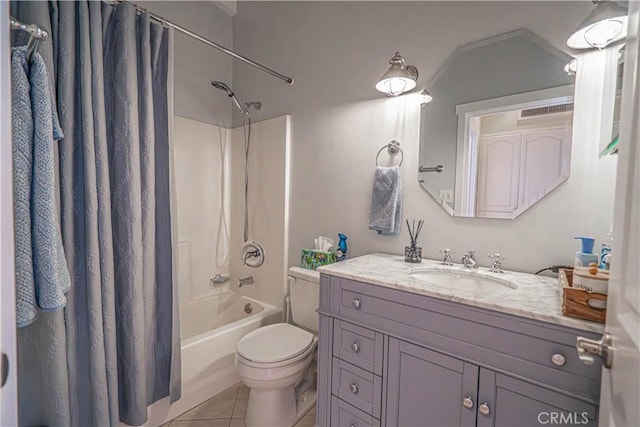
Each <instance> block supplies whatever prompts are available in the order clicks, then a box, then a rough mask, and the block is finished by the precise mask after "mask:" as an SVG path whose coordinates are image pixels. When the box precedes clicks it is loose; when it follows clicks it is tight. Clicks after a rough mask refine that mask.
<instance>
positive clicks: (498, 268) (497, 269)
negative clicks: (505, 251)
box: [489, 253, 506, 273]
mask: <svg viewBox="0 0 640 427" xmlns="http://www.w3.org/2000/svg"><path fill="white" fill-rule="evenodd" d="M489 258H491V259H492V260H493V264H492V265H491V268H490V269H489V271H490V272H492V273H504V271H502V261H504V260H505V259H506V258H504V257H502V256H500V254H498V253H495V254H493V255H489Z"/></svg>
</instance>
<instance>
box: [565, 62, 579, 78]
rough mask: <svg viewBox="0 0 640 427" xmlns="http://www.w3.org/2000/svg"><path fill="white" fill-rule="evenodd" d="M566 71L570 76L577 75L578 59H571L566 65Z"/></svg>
mask: <svg viewBox="0 0 640 427" xmlns="http://www.w3.org/2000/svg"><path fill="white" fill-rule="evenodd" d="M564 72H565V73H567V74H568V75H570V76H575V75H576V74H577V72H578V60H577V59H576V58H573V59H572V60H571V61H569V62H567V65H565V66H564Z"/></svg>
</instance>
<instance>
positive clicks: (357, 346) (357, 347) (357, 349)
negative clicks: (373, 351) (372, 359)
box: [351, 341, 360, 353]
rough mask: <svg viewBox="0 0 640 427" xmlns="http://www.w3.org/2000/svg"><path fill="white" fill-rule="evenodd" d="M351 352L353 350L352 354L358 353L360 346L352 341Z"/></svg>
mask: <svg viewBox="0 0 640 427" xmlns="http://www.w3.org/2000/svg"><path fill="white" fill-rule="evenodd" d="M351 350H353V352H354V353H360V344H358V343H357V342H355V341H354V342H353V344H351Z"/></svg>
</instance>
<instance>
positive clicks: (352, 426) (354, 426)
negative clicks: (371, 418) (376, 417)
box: [349, 424, 358, 427]
mask: <svg viewBox="0 0 640 427" xmlns="http://www.w3.org/2000/svg"><path fill="white" fill-rule="evenodd" d="M349 427H358V426H356V425H355V424H351V425H350V426H349Z"/></svg>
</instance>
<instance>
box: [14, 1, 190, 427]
mask: <svg viewBox="0 0 640 427" xmlns="http://www.w3.org/2000/svg"><path fill="white" fill-rule="evenodd" d="M12 14H13V15H14V16H15V17H16V18H18V19H20V20H21V21H23V22H35V23H38V24H40V25H42V26H44V27H45V28H50V29H51V35H52V37H51V39H52V42H45V43H43V44H42V46H41V51H42V54H43V57H44V58H45V61H46V62H47V65H48V67H47V68H48V69H49V71H50V74H51V79H52V83H53V87H55V89H56V94H55V99H56V104H57V109H58V114H59V117H60V123H61V127H62V129H63V132H64V135H65V136H64V138H63V139H62V140H61V141H60V143H59V164H58V166H59V180H60V214H61V222H62V236H63V243H64V249H65V254H66V259H67V264H68V267H69V271H70V274H71V280H72V288H71V290H70V291H69V292H68V293H67V306H66V308H65V309H64V312H54V313H44V312H43V313H40V316H39V318H38V319H37V320H36V322H35V323H34V324H32V325H30V326H27V327H25V328H20V329H19V331H18V352H19V354H18V363H19V367H18V369H19V370H18V375H19V377H18V381H19V406H20V408H19V409H20V410H19V415H20V424H21V425H49V426H57V425H60V426H67V425H72V426H107V425H116V424H118V423H119V422H120V421H122V422H125V423H127V424H131V425H140V424H143V423H144V422H146V420H147V406H148V405H150V404H151V403H153V402H156V401H158V400H159V399H162V398H164V397H167V396H169V397H170V398H171V401H172V402H173V401H175V400H177V399H178V398H179V396H180V339H179V324H178V322H179V318H178V311H177V310H178V301H177V291H176V288H175V286H174V283H175V271H174V269H173V267H172V266H173V262H172V244H173V242H172V241H171V212H170V211H171V209H170V190H169V182H170V181H169V166H170V154H169V153H170V152H169V113H168V89H169V87H168V71H169V63H168V61H169V60H168V57H169V48H168V46H169V38H170V36H171V33H170V30H168V29H166V28H164V27H162V26H161V25H157V24H155V23H152V22H151V20H150V18H149V16H148V15H147V14H140V15H138V14H137V13H136V10H135V8H134V7H133V6H132V5H130V4H127V3H119V4H115V5H114V4H107V3H102V2H95V1H79V2H71V1H59V2H54V1H50V2H38V1H35V2H22V1H20V2H14V3H12Z"/></svg>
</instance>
